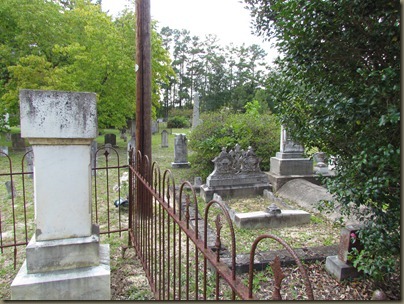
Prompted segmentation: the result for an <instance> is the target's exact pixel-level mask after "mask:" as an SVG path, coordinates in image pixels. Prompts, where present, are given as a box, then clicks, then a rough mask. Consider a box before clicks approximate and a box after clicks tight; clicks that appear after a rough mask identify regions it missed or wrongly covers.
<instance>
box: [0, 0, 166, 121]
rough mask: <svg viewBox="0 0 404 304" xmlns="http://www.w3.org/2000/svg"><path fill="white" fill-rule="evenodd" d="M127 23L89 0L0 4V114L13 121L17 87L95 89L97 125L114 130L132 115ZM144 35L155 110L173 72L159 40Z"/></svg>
mask: <svg viewBox="0 0 404 304" xmlns="http://www.w3.org/2000/svg"><path fill="white" fill-rule="evenodd" d="M135 26H136V20H135V14H134V13H133V12H130V11H128V10H125V11H124V12H123V13H122V14H121V15H120V16H119V17H118V18H117V19H115V20H113V19H112V18H111V17H110V16H108V15H107V14H106V13H104V12H102V11H101V9H100V6H99V4H93V3H91V1H89V0H77V1H74V2H72V3H71V4H69V5H67V6H61V5H60V4H59V3H58V1H41V0H32V1H31V0H30V1H28V0H22V1H20V0H4V1H1V2H0V32H1V34H0V35H1V39H0V84H1V88H0V99H1V101H2V102H1V103H0V114H4V113H10V124H11V125H18V124H19V102H18V92H19V90H20V89H21V88H24V89H41V90H63V91H84V92H95V93H97V97H98V103H97V111H98V123H99V126H100V127H101V128H104V127H116V128H122V127H123V126H125V125H126V120H127V119H128V118H133V117H134V116H135V100H136V74H135V70H134V67H135V57H136V56H135V53H136V44H135V42H136V29H135ZM151 36H152V37H151V43H152V53H153V56H152V67H153V70H152V73H153V75H152V79H153V80H152V92H153V93H152V101H153V106H154V107H153V113H155V108H156V107H158V99H159V94H158V92H159V91H160V86H161V84H162V83H164V82H166V81H167V79H168V75H170V74H173V71H172V68H171V67H170V58H169V55H168V52H167V51H166V50H165V49H163V48H162V40H161V37H160V36H159V35H158V34H157V33H156V31H155V30H154V29H153V30H152V34H151Z"/></svg>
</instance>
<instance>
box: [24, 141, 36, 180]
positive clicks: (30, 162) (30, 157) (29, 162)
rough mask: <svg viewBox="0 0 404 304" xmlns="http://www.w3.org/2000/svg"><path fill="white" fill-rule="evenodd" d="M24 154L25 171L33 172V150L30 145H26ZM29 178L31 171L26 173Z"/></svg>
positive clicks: (31, 175)
mask: <svg viewBox="0 0 404 304" xmlns="http://www.w3.org/2000/svg"><path fill="white" fill-rule="evenodd" d="M25 150H26V154H25V161H26V162H27V171H28V172H34V151H33V149H32V147H27V148H26V149H25ZM28 177H29V178H32V177H33V173H31V174H29V175H28Z"/></svg>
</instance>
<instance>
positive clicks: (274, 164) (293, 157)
mask: <svg viewBox="0 0 404 304" xmlns="http://www.w3.org/2000/svg"><path fill="white" fill-rule="evenodd" d="M303 153H304V147H303V146H302V145H300V144H299V143H296V142H295V141H294V140H293V139H292V138H291V136H290V134H288V132H287V130H286V129H285V128H284V126H281V138H280V152H277V153H276V156H275V157H271V160H270V161H271V165H270V166H271V169H270V172H269V174H268V177H269V180H270V182H271V184H272V190H273V191H274V192H276V191H277V190H278V189H279V188H280V187H282V186H283V184H285V183H286V182H287V181H289V180H291V179H293V178H305V179H309V180H310V181H312V180H314V178H313V173H314V172H313V161H312V160H311V159H309V158H305V157H303Z"/></svg>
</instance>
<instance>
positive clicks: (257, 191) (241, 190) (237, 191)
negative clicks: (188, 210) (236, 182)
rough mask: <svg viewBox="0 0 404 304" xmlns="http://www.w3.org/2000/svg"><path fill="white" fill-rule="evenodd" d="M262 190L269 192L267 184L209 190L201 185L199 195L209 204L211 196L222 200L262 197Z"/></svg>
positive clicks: (269, 186)
mask: <svg viewBox="0 0 404 304" xmlns="http://www.w3.org/2000/svg"><path fill="white" fill-rule="evenodd" d="M264 190H271V185H270V184H269V183H265V184H255V185H247V186H224V187H215V188H210V187H209V186H208V185H207V184H203V185H201V187H200V194H201V197H202V199H203V200H204V201H205V202H209V201H211V200H212V199H213V194H214V193H217V194H218V195H220V196H221V197H222V198H226V197H252V196H257V195H262V193H263V192H264Z"/></svg>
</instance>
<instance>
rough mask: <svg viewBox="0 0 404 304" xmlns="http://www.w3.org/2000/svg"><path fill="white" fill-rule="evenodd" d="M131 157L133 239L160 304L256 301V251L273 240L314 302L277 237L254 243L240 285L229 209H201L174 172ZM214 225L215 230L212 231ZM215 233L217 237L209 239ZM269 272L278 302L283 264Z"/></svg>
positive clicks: (213, 203)
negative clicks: (171, 303)
mask: <svg viewBox="0 0 404 304" xmlns="http://www.w3.org/2000/svg"><path fill="white" fill-rule="evenodd" d="M131 155H132V157H131V160H130V165H129V169H130V170H129V176H130V184H131V191H130V195H129V197H130V202H133V203H131V204H130V207H129V209H130V210H129V212H130V214H131V215H132V216H131V219H130V222H131V223H132V222H133V225H132V224H130V233H129V235H130V238H131V242H132V245H133V246H134V248H135V251H136V253H137V256H138V257H139V259H140V260H141V262H142V265H143V268H144V270H145V272H146V276H147V278H148V280H149V283H150V286H151V289H152V291H153V292H154V295H155V297H156V299H158V300H224V299H230V300H236V299H243V300H251V299H255V298H254V295H253V278H254V256H255V254H256V253H255V251H256V248H257V245H258V243H259V242H261V241H262V240H263V239H267V238H270V239H273V240H275V241H276V242H279V243H280V244H281V245H283V246H284V247H285V249H286V250H287V251H288V252H290V254H291V256H292V257H293V258H294V259H295V261H296V263H297V265H298V267H299V270H300V272H301V275H302V279H303V281H304V287H305V290H306V295H307V299H309V300H313V292H312V289H311V285H310V281H309V280H308V277H307V274H306V272H305V269H304V267H303V266H302V264H301V263H300V261H299V259H298V257H297V255H296V254H295V253H294V251H293V249H292V248H290V247H289V246H288V245H287V244H286V243H285V242H284V241H283V240H281V239H279V238H278V237H276V236H273V235H264V236H260V237H258V238H257V239H256V241H255V242H254V243H253V245H252V248H251V252H250V265H249V267H250V269H249V275H248V280H247V281H245V280H242V279H241V278H240V277H239V276H237V275H236V263H237V261H236V239H235V233H234V229H233V223H232V221H231V219H230V216H229V213H228V211H227V209H226V208H225V206H224V205H223V204H222V203H221V202H218V201H215V200H212V201H210V202H209V203H208V204H206V205H204V206H198V201H197V196H196V193H195V191H194V189H193V187H192V185H191V184H190V183H189V182H184V183H182V184H181V185H180V187H176V185H175V181H174V178H173V176H172V173H171V171H170V170H165V171H164V173H162V172H161V170H160V168H159V166H158V164H157V163H155V162H154V163H153V164H152V165H150V161H149V159H148V158H147V157H143V156H142V155H141V154H140V153H139V152H138V153H137V154H136V155H135V156H136V161H135V156H134V155H133V154H131ZM203 204H205V203H203ZM201 207H202V208H201ZM214 208H216V211H215V212H214V213H215V215H214V216H213V219H212V214H213V212H212V210H213V209H214ZM199 210H203V212H200V211H199ZM201 213H202V214H201ZM212 224H213V226H214V229H211V228H212V227H211V225H212ZM224 226H227V227H228V229H229V230H230V238H229V239H225V240H224V239H223V238H222V237H221V230H222V229H223V227H224ZM212 230H213V231H214V232H213V233H209V231H210V232H211V231H212ZM225 255H226V256H228V255H230V260H231V263H230V267H229V266H228V265H227V264H226V263H225V262H224V261H223V256H225ZM271 267H272V269H273V273H274V281H275V285H274V286H273V290H274V291H273V294H272V298H273V299H278V300H279V299H281V293H280V290H281V284H282V280H283V278H284V277H285V275H284V273H283V272H282V270H281V267H280V262H279V259H275V261H274V263H272V265H271Z"/></svg>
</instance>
